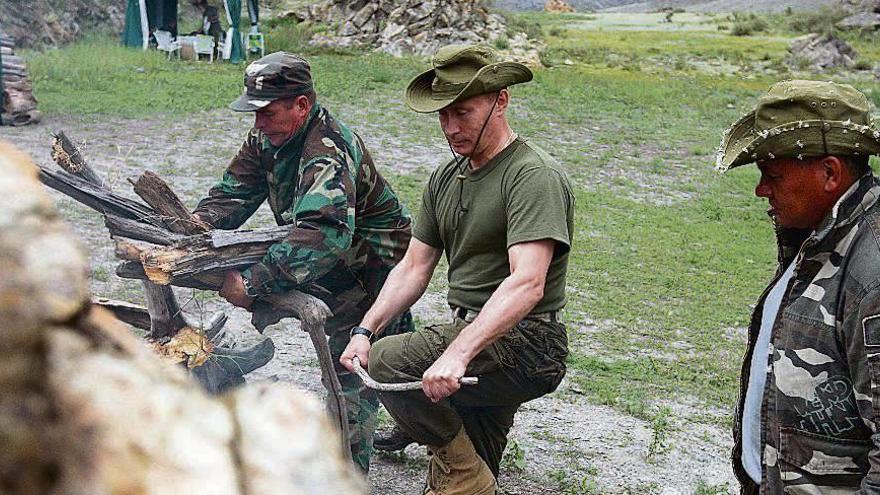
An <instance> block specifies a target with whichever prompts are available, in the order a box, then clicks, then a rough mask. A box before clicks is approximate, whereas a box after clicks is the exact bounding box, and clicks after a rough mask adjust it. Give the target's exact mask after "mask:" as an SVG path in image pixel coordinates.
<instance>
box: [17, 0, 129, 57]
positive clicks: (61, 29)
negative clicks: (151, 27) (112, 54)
mask: <svg viewBox="0 0 880 495" xmlns="http://www.w3.org/2000/svg"><path fill="white" fill-rule="evenodd" d="M124 9H125V2H123V1H118V0H23V1H3V2H0V31H2V32H4V33H6V34H7V35H9V36H11V37H12V39H14V40H15V44H16V45H17V46H20V47H32V46H35V45H55V46H57V45H62V44H65V43H70V42H72V41H75V40H77V39H78V38H79V37H80V36H82V35H83V34H84V33H86V32H88V31H90V30H94V29H101V30H106V31H110V32H114V33H116V32H122V25H123V24H124V22H125V10H124Z"/></svg>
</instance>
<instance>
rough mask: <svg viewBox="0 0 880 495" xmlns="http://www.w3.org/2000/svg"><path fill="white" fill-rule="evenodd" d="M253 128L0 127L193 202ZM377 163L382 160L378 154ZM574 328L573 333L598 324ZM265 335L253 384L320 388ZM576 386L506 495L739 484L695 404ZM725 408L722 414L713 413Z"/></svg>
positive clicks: (239, 328)
mask: <svg viewBox="0 0 880 495" xmlns="http://www.w3.org/2000/svg"><path fill="white" fill-rule="evenodd" d="M248 127H249V120H248V119H247V117H246V116H239V115H235V114H232V112H224V111H218V112H209V113H204V114H201V115H197V116H194V117H192V118H189V119H187V120H186V121H180V120H174V119H170V118H168V119H162V118H154V119H147V120H144V119H125V118H107V117H81V118H64V119H63V120H57V119H53V118H51V117H49V118H47V119H46V121H44V123H42V124H41V125H39V126H31V127H23V128H8V127H3V128H0V139H6V140H9V141H11V142H13V143H14V144H16V145H17V146H19V147H20V148H22V149H24V150H25V151H27V152H29V153H30V154H31V155H32V156H33V157H34V159H35V160H36V161H37V162H38V163H41V164H44V165H51V158H50V156H49V143H50V140H51V132H52V131H53V130H65V131H66V132H67V134H68V136H69V137H70V138H71V139H73V140H74V141H76V142H78V143H81V144H83V145H84V148H83V151H84V156H85V158H86V159H87V160H88V161H89V162H90V163H91V164H92V166H93V167H94V168H95V169H96V170H97V171H99V173H100V174H102V175H103V176H104V177H105V178H106V180H108V182H109V183H110V184H111V186H112V187H113V188H114V190H116V191H117V192H121V193H124V194H128V195H133V193H131V192H130V191H131V189H130V186H129V185H128V183H127V182H126V179H127V178H129V177H135V176H137V175H138V174H140V172H142V171H144V170H152V171H154V172H156V173H158V174H160V175H161V176H162V177H164V178H165V179H166V180H167V181H168V182H169V183H170V184H171V185H172V187H174V188H175V190H176V191H177V192H178V194H180V195H181V197H182V198H184V200H185V201H186V202H187V203H188V205H189V206H194V205H195V203H196V202H197V200H198V199H199V198H200V197H201V196H202V195H203V194H204V193H205V192H206V191H207V190H208V188H209V187H210V186H211V185H212V184H213V183H214V182H215V181H216V180H217V179H218V178H219V176H220V174H221V173H222V170H223V167H224V165H225V164H226V163H227V161H228V159H229V158H230V157H231V156H232V155H233V154H234V153H235V151H236V150H237V149H238V146H239V145H240V143H241V140H242V138H243V137H244V135H245V133H246V131H247V129H248ZM354 127H355V129H356V130H357V129H358V127H357V126H356V125H355V126H354ZM365 139H366V141H367V143H368V145H377V144H378V143H382V142H384V141H387V140H389V139H393V136H382V135H375V134H373V135H366V136H365ZM438 150H442V147H441V146H434V145H430V144H428V145H426V146H425V147H423V148H417V147H413V148H408V149H405V150H402V155H403V156H402V158H401V159H400V160H399V162H398V163H401V164H402V165H403V166H401V169H399V170H396V172H398V173H404V174H406V173H419V172H417V171H415V169H411V168H409V167H407V166H406V165H407V164H415V163H418V164H421V165H425V164H429V165H430V164H434V163H436V161H437V160H438V158H437V157H438V156H441V155H440V154H439V153H438ZM374 154H375V153H374ZM377 158H378V160H377V161H379V162H380V163H383V161H382V160H381V157H377ZM53 195H54V196H55V197H56V198H57V202H58V205H59V208H60V210H61V212H62V215H64V217H65V218H67V219H68V220H69V221H70V223H71V224H72V225H73V228H74V229H75V231H76V233H77V234H78V235H79V237H80V238H81V239H83V241H84V244H85V248H86V249H87V250H88V252H89V255H90V257H91V264H92V288H93V292H94V293H95V294H96V295H100V296H106V297H112V298H115V299H124V300H130V301H135V302H137V301H140V300H141V298H142V293H141V288H140V284H139V283H138V282H132V281H124V280H120V279H118V278H117V277H116V276H115V275H114V274H113V273H114V272H113V268H114V267H115V265H116V262H115V259H114V258H113V252H112V245H111V242H110V241H109V238H108V236H107V234H106V231H105V229H104V227H103V224H102V222H101V220H100V217H99V215H97V214H95V213H94V212H91V211H90V210H87V209H86V208H84V207H81V206H80V205H78V204H76V203H74V202H73V201H72V200H69V199H67V198H65V197H62V196H60V195H58V194H54V193H53ZM271 221H272V220H271V216H270V215H269V213H268V210H267V209H265V208H263V209H261V210H260V211H259V212H258V213H257V215H256V216H255V218H254V219H253V220H252V222H251V223H250V224H249V225H251V226H260V225H269V224H271ZM441 278H442V275H441ZM441 285H442V284H441ZM177 294H178V298H179V300H180V301H181V304H185V311H186V312H187V314H188V316H189V318H190V319H191V321H194V322H198V321H200V320H202V319H205V318H207V317H208V316H209V315H211V314H212V313H213V312H214V311H216V310H220V309H222V310H224V311H227V313H228V314H230V316H231V319H230V322H229V323H228V324H227V327H228V328H229V329H230V330H232V331H231V332H230V334H231V336H230V340H232V341H236V342H238V343H240V344H245V343H247V342H248V341H253V340H255V339H257V338H260V337H259V335H257V333H256V331H255V330H254V329H253V328H252V327H251V326H250V325H249V323H248V320H249V319H248V315H247V314H246V313H245V312H244V311H241V310H238V309H234V308H232V307H230V306H228V305H226V304H225V303H224V302H223V301H221V300H220V299H218V297H217V296H216V295H215V294H207V293H198V292H196V291H190V290H178V292H177ZM414 312H415V314H416V317H417V318H418V319H420V320H421V321H431V320H436V319H437V318H438V317H443V315H444V314H445V311H444V297H443V295H442V294H441V293H438V292H433V293H429V294H426V296H425V297H424V298H423V299H422V301H420V302H419V304H418V305H417V306H416V307H415V308H414ZM573 330H574V332H573V334H577V335H589V333H590V332H591V331H596V329H573ZM266 334H267V335H268V336H270V337H271V338H272V339H273V340H274V341H275V344H276V347H277V352H276V355H275V358H274V359H273V360H272V361H271V362H270V363H269V364H268V365H267V366H265V367H264V368H262V369H259V370H257V371H255V372H253V373H251V374H250V375H249V376H248V377H247V378H248V380H249V381H267V380H268V381H280V382H287V383H291V384H293V385H295V386H297V387H299V388H302V389H306V390H309V391H312V392H314V393H316V394H320V393H321V385H320V380H319V372H318V369H317V360H316V358H315V357H314V351H313V350H312V348H311V344H310V343H309V342H308V338H307V336H306V335H305V334H304V333H302V332H300V331H299V330H298V328H297V324H296V322H295V321H287V322H282V323H281V324H279V325H275V326H273V327H270V328H269V329H267V331H266ZM578 338H588V337H578ZM577 348H578V349H586V350H587V352H589V351H588V349H589V345H583V344H581V343H578V345H577ZM571 384H572V381H571V380H566V381H564V382H563V384H562V386H561V387H560V389H559V390H558V391H557V392H555V393H554V394H552V395H550V396H547V397H543V398H541V399H538V400H535V401H533V402H530V403H528V404H525V405H523V406H522V408H521V409H520V412H519V414H518V415H517V422H516V425H515V426H514V429H513V431H512V432H511V435H510V438H511V443H515V444H516V445H517V446H518V447H519V450H520V451H521V455H520V456H519V457H518V458H517V456H511V457H510V458H509V459H508V460H506V461H505V462H504V463H503V468H502V470H503V472H502V476H501V480H500V483H501V486H502V488H503V489H504V491H505V492H506V493H509V494H523V495H525V494H529V495H540V494H560V493H561V494H576V493H609V494H618V493H633V494H636V493H638V494H646V493H652V494H653V493H656V494H670V495H671V494H693V493H695V492H697V491H698V489H699V493H720V492H722V491H720V490H723V489H724V488H722V487H725V488H727V490H730V493H733V491H732V490H733V487H734V485H735V483H734V481H733V476H732V473H731V469H730V463H729V460H728V452H729V448H730V438H729V437H730V435H729V432H728V431H727V428H724V427H722V426H718V423H719V422H718V421H710V422H708V423H707V422H702V421H701V422H696V421H692V418H694V417H695V416H697V413H698V411H696V410H694V409H693V408H692V407H691V406H689V405H687V404H665V405H668V406H669V407H670V409H671V410H672V414H671V415H670V417H669V421H670V422H669V424H668V426H665V427H658V426H657V425H653V426H652V424H651V423H649V422H647V421H644V420H641V419H637V418H633V417H630V416H627V415H625V414H622V413H620V412H617V411H615V410H614V409H612V408H609V407H606V406H601V405H595V404H591V403H590V402H588V401H587V400H586V399H585V397H584V396H583V395H581V394H580V393H579V392H578V390H577V388H576V387H574V386H572V385H571ZM721 414H722V412H721V411H716V412H715V414H714V415H716V416H720V415H721ZM701 416H703V417H705V414H703V415H701ZM386 426H387V424H386ZM515 461H516V462H515ZM517 464H518V465H519V468H521V469H519V468H517V466H516V465H517ZM424 465H425V454H424V449H423V448H421V447H417V446H410V447H409V448H408V449H407V450H406V451H405V452H404V453H402V454H399V455H378V456H377V457H376V458H375V460H374V463H373V468H372V470H371V474H370V481H371V485H372V493H373V494H377V495H378V494H382V495H397V494H400V495H403V494H416V493H420V489H421V486H422V483H423V479H424ZM707 490H708V491H707ZM727 490H725V491H727ZM722 493H723V492H722Z"/></svg>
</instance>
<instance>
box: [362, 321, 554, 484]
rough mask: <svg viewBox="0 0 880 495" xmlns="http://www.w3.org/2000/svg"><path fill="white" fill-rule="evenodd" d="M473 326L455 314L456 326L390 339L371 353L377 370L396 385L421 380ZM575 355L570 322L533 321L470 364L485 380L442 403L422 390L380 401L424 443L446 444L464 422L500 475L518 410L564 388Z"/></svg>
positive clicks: (375, 373)
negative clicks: (562, 383)
mask: <svg viewBox="0 0 880 495" xmlns="http://www.w3.org/2000/svg"><path fill="white" fill-rule="evenodd" d="M467 324H468V322H467V321H466V320H464V319H462V318H460V317H455V318H454V319H453V321H452V322H451V323H448V324H443V325H435V326H430V327H427V328H424V329H420V330H417V331H415V332H413V333H407V334H401V335H394V336H388V337H386V338H383V339H382V340H380V341H378V342H376V343H375V344H374V345H373V347H372V349H371V350H370V365H369V372H370V375H371V376H372V378H374V379H375V380H378V381H380V382H389V383H395V382H409V381H418V380H421V378H422V374H423V373H424V372H425V370H427V369H428V368H429V367H430V366H431V364H433V363H434V361H436V360H437V359H438V358H439V357H440V355H441V354H442V353H443V351H444V350H445V349H446V348H447V347H448V346H449V344H450V343H451V342H452V341H453V340H454V339H455V337H456V336H457V335H458V333H459V332H460V331H461V330H462V329H463V328H464V327H465V326H466V325H467ZM567 355H568V339H567V336H566V331H565V326H564V325H562V324H561V323H558V322H556V321H548V320H541V319H529V318H526V319H524V320H522V321H520V322H519V323H518V324H517V325H516V326H515V327H514V328H512V329H511V330H510V331H509V332H508V333H507V334H505V335H504V336H503V337H502V338H501V339H499V340H498V341H496V342H495V343H493V344H492V345H490V346H489V347H487V348H486V349H484V350H483V351H482V352H480V353H479V354H478V355H477V356H476V357H475V358H474V359H473V360H472V361H471V363H470V364H469V365H468V367H467V373H466V375H467V376H476V377H478V378H479V384H478V385H476V386H462V387H461V389H459V391H458V392H456V393H455V394H453V395H452V396H450V397H448V398H446V399H444V400H442V401H440V402H438V403H436V404H435V403H432V402H431V400H430V399H429V398H428V397H427V396H425V394H424V392H422V391H421V390H415V391H411V392H384V393H381V394H380V399H381V400H382V403H383V404H384V405H385V408H386V409H387V410H388V412H389V414H391V416H392V417H393V418H394V419H395V421H397V424H398V425H400V427H401V428H402V429H403V430H404V431H406V432H407V433H409V435H410V436H411V437H412V438H413V439H414V440H416V441H417V442H419V443H421V444H425V445H433V446H442V445H445V444H447V443H449V442H450V441H451V440H452V439H453V437H455V435H456V434H457V433H458V431H459V430H460V429H461V428H462V427H464V429H465V432H466V433H467V434H468V437H470V440H471V442H472V443H473V444H474V448H475V449H476V451H477V454H479V455H480V457H481V458H482V459H483V460H484V461H485V462H486V464H487V465H488V466H489V469H491V470H492V473H493V474H494V475H495V477H496V478H497V477H498V468H499V464H500V463H501V456H502V454H503V453H504V448H505V446H506V445H507V433H508V432H509V431H510V428H511V427H512V426H513V417H514V414H516V411H517V409H518V408H519V406H520V404H522V403H524V402H527V401H530V400H532V399H535V398H537V397H540V396H542V395H545V394H548V393H550V392H552V391H553V390H555V389H556V387H557V386H558V385H559V382H560V381H561V380H562V377H563V376H564V375H565V358H566V356H567Z"/></svg>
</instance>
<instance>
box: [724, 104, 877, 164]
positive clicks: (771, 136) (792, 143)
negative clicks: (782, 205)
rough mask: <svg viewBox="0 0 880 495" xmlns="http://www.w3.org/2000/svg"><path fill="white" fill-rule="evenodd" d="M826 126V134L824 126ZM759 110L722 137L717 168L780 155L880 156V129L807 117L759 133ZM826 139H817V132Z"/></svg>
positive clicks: (771, 158) (743, 119)
mask: <svg viewBox="0 0 880 495" xmlns="http://www.w3.org/2000/svg"><path fill="white" fill-rule="evenodd" d="M823 127H824V128H825V131H824V133H823V131H822V129H823ZM754 128H755V112H754V111H753V112H750V113H749V114H747V115H745V116H744V117H743V118H741V119H740V120H738V121H737V122H736V123H734V124H733V126H731V128H730V130H729V131H728V132H726V133H725V135H724V138H723V139H722V140H721V146H720V147H719V148H718V153H717V155H716V158H715V168H716V169H717V170H718V171H720V172H722V173H724V172H726V171H727V170H730V169H732V168H736V167H740V166H742V165H748V164H750V163H755V162H759V161H764V160H773V159H776V158H799V159H803V158H808V157H817V156H826V155H837V156H858V155H862V156H865V155H880V130H878V129H876V128H875V127H873V126H868V125H859V124H855V123H852V122H836V121H822V120H805V121H798V122H791V123H788V124H784V125H780V126H778V127H775V128H773V129H768V130H765V131H760V132H755V130H754ZM817 133H818V134H819V135H820V136H822V134H824V138H821V137H820V138H818V139H817V138H816V134H817Z"/></svg>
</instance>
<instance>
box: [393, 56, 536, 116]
mask: <svg viewBox="0 0 880 495" xmlns="http://www.w3.org/2000/svg"><path fill="white" fill-rule="evenodd" d="M431 65H432V68H431V69H429V70H426V71H425V72H422V73H421V74H419V75H418V76H416V77H415V78H413V80H412V81H410V83H409V86H407V88H406V104H407V106H408V107H410V108H411V109H413V110H415V111H416V112H419V113H431V112H437V111H439V110H442V109H443V108H445V107H447V106H449V105H451V104H453V103H456V102H459V101H462V100H466V99H468V98H470V97H472V96H477V95H482V94H487V93H492V92H494V91H498V90H500V89H504V88H506V87H508V86H512V85H514V84H519V83H524V82H528V81H531V80H532V71H531V70H530V69H529V68H528V67H526V66H525V65H523V64H520V63H518V62H509V61H502V60H500V57H499V56H498V53H497V52H495V50H493V49H491V48H489V47H488V46H484V45H448V46H444V47H442V48H440V49H439V50H437V53H436V54H435V55H434V56H433V57H432V58H431Z"/></svg>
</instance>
